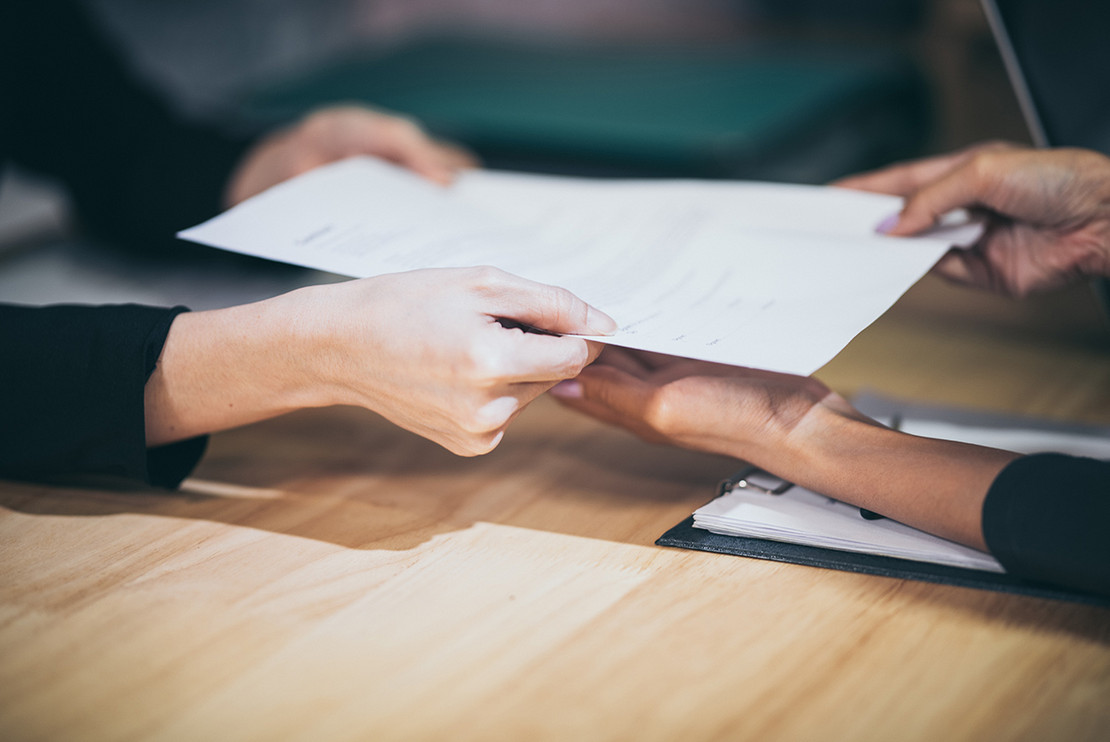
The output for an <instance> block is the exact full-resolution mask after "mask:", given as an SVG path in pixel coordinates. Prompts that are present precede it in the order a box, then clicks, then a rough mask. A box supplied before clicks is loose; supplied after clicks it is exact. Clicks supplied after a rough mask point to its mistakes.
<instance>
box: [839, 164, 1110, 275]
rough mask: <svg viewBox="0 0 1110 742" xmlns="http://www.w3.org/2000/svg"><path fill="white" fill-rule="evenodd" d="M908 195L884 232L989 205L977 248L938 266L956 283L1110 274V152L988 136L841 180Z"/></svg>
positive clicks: (907, 230)
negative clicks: (1033, 145) (987, 140)
mask: <svg viewBox="0 0 1110 742" xmlns="http://www.w3.org/2000/svg"><path fill="white" fill-rule="evenodd" d="M834 185H839V186H842V187H845V188H856V189H859V190H865V191H877V192H880V193H891V194H895V195H899V196H905V197H906V201H905V206H904V207H903V209H902V212H901V214H900V215H898V216H897V218H896V219H892V220H891V223H884V224H883V225H881V226H880V231H883V232H885V233H887V234H891V235H909V234H913V233H915V232H919V231H921V230H923V229H927V228H929V227H931V226H933V225H934V224H935V223H936V221H937V219H939V218H940V216H941V215H943V214H945V213H946V212H948V211H951V210H953V209H957V208H970V209H975V210H981V211H984V212H985V213H986V215H987V228H986V232H985V234H984V235H983V237H982V239H981V240H980V241H979V242H978V243H977V244H976V245H974V246H973V247H972V248H970V249H966V250H962V249H954V250H952V251H951V252H949V253H948V254H947V255H946V256H945V257H944V258H943V259H942V260H941V261H940V262H939V263H938V264H937V267H936V270H937V272H938V273H940V274H941V275H943V276H945V277H946V278H948V279H951V280H953V281H955V282H957V283H962V284H966V285H970V286H977V287H980V288H988V289H993V290H995V291H999V292H1002V293H1005V294H1009V295H1012V296H1025V295H1027V294H1029V293H1032V292H1036V291H1042V290H1045V289H1051V288H1056V287H1060V286H1063V285H1065V284H1068V283H1070V282H1072V281H1074V280H1077V279H1079V278H1081V277H1084V276H1110V159H1108V158H1107V157H1105V156H1104V155H1101V154H1098V153H1097V152H1091V151H1087V150H1079V149H1056V150H1033V149H1027V148H1022V147H1016V146H1012V145H1005V144H998V143H992V144H985V145H979V146H977V147H973V148H970V149H968V150H964V151H962V152H956V153H954V154H950V155H945V156H942V157H934V158H930V159H926V160H920V161H917V162H911V163H908V164H903V165H895V166H893V167H890V168H886V169H884V170H879V171H876V172H873V173H868V174H864V175H858V176H854V177H851V178H846V179H844V180H841V181H838V182H837V183H834Z"/></svg>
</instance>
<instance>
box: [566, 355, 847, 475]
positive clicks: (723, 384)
mask: <svg viewBox="0 0 1110 742" xmlns="http://www.w3.org/2000/svg"><path fill="white" fill-rule="evenodd" d="M551 393H552V395H553V396H555V397H557V398H558V399H559V400H560V401H562V402H564V403H565V404H567V405H568V406H570V407H573V408H575V409H577V410H580V411H582V412H585V413H587V414H589V415H592V416H593V417H596V418H598V419H600V420H602V421H604V422H608V423H610V424H613V425H617V426H620V427H623V428H626V429H628V430H630V431H632V432H633V433H636V434H637V435H639V436H640V437H641V438H644V439H645V440H648V441H652V442H656V443H669V444H673V445H678V446H682V447H684V448H690V449H694V450H697V451H705V452H708V453H718V454H726V455H730V456H734V457H736V458H741V459H745V460H747V461H751V462H753V463H757V464H759V465H761V466H767V463H768V462H769V460H770V457H769V456H768V455H767V454H766V452H767V451H768V450H773V449H775V448H779V447H781V446H782V444H783V442H784V440H785V439H786V438H787V437H789V436H791V435H793V434H794V433H795V431H797V430H799V426H801V425H802V424H803V421H804V420H805V419H806V418H807V416H809V415H810V413H811V411H812V410H813V409H814V408H815V407H817V406H822V407H824V408H826V409H830V410H833V411H835V412H836V413H837V414H839V415H843V416H845V417H850V418H853V419H859V420H867V418H865V417H864V416H863V415H861V414H860V413H858V412H856V410H855V409H854V408H852V407H851V406H850V405H849V404H848V403H847V402H846V401H845V400H844V399H843V398H842V397H840V396H839V395H837V394H835V393H833V392H831V391H829V389H828V387H826V386H825V385H824V384H822V383H821V382H819V381H817V380H816V379H812V378H806V377H802V376H791V375H789V374H780V373H775V372H772V371H761V370H758V369H751V368H740V367H736V366H725V365H721V364H716V363H707V362H704V361H694V360H690V359H686V358H676V357H673V356H665V355H659V354H654V353H646V352H643V351H633V350H627V349H624V348H618V347H613V346H610V347H607V348H606V349H605V352H604V353H602V355H601V357H600V359H599V360H598V361H597V363H595V364H593V365H592V366H590V367H589V368H586V369H585V370H583V372H582V373H581V374H580V375H579V376H578V378H577V379H574V380H572V381H566V382H563V383H561V384H559V385H558V386H556V387H555V388H554V389H552V391H551Z"/></svg>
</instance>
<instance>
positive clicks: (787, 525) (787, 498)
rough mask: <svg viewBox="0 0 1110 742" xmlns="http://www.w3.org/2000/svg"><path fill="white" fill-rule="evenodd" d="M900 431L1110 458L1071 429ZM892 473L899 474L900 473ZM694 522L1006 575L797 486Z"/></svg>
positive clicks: (964, 552)
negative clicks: (867, 517) (866, 517)
mask: <svg viewBox="0 0 1110 742" xmlns="http://www.w3.org/2000/svg"><path fill="white" fill-rule="evenodd" d="M900 428H901V430H903V431H905V432H907V433H912V434H914V435H921V436H927V437H931V438H944V439H947V440H956V441H963V442H965V443H975V444H977V445H982V446H993V447H997V448H1003V449H1005V450H1010V451H1016V452H1018V453H1036V452H1038V451H1056V452H1059V453H1069V454H1072V455H1076V456H1092V457H1095V458H1102V459H1110V438H1107V437H1105V436H1104V435H1095V434H1084V433H1081V432H1077V431H1075V430H1070V429H1062V430H1052V429H1049V428H1047V427H1045V426H1041V427H1037V428H1033V427H1029V428H1021V427H1013V426H1000V425H995V424H992V425H984V426H976V425H969V424H960V423H955V422H947V421H943V420H937V419H915V418H914V417H906V418H905V419H903V420H902V421H901V425H900ZM1099 432H1102V431H1099ZM891 475H892V476H897V472H892V474H891ZM694 525H695V526H696V527H698V528H704V529H706V530H709V531H712V532H713V533H719V534H723V535H726V536H744V537H748V538H763V539H769V540H772V541H784V542H787V543H794V544H804V545H807V546H818V547H822V548H828V549H839V550H841V551H852V552H857V553H865V554H879V555H882V556H890V557H899V558H901V559H912V560H915V561H922V562H931V563H934V564H944V565H948V566H952V567H966V568H970V569H979V570H985V571H989V572H1003V571H1004V570H1003V569H1002V566H1001V565H1000V564H999V563H998V561H997V560H995V558H994V557H992V556H990V555H989V554H984V553H982V552H980V551H976V550H975V549H970V548H968V547H966V546H961V545H960V544H956V543H953V542H951V541H946V540H945V539H942V538H939V537H937V536H933V535H930V534H928V533H925V532H923V531H919V530H917V529H915V528H910V527H909V526H906V525H903V524H901V523H897V522H895V521H892V520H887V519H880V520H866V519H865V518H864V517H863V516H862V515H861V514H860V510H859V508H857V507H854V506H852V505H848V504H846V503H843V502H839V501H837V500H834V499H832V498H829V497H825V496H824V495H820V494H817V493H814V492H811V491H810V490H807V489H804V488H802V487H797V486H794V487H791V488H790V489H788V490H786V491H785V492H784V493H782V494H781V495H768V494H764V493H761V492H758V491H753V490H745V489H736V490H734V491H733V492H731V493H729V494H726V495H723V496H721V497H718V498H717V499H715V500H713V501H712V502H710V503H709V504H708V505H705V506H704V507H702V508H699V509H698V510H697V512H695V513H694Z"/></svg>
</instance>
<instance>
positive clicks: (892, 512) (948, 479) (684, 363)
mask: <svg viewBox="0 0 1110 742" xmlns="http://www.w3.org/2000/svg"><path fill="white" fill-rule="evenodd" d="M552 394H553V395H554V396H556V397H557V398H558V399H559V400H560V401H562V402H564V403H565V404H567V405H569V406H571V407H574V408H576V409H579V410H581V411H583V412H586V413H587V414H590V415H593V416H594V417H597V418H600V419H601V420H604V421H607V422H610V423H614V424H616V425H620V426H622V427H625V428H627V429H629V430H631V431H633V432H635V433H638V434H639V435H640V436H641V437H644V438H646V439H648V440H652V441H658V442H665V443H674V444H677V445H680V446H684V447H686V448H692V449H695V450H699V451H707V452H709V453H719V454H726V455H730V456H734V457H736V458H740V459H744V460H745V461H748V462H749V463H752V464H755V465H756V466H758V467H760V468H762V469H764V470H766V471H769V472H771V473H773V474H776V475H778V476H780V477H783V478H785V479H787V480H789V481H791V482H794V483H795V484H798V485H800V486H802V487H806V488H808V489H810V490H813V491H815V492H821V493H823V494H826V495H828V496H830V497H836V498H838V499H840V500H843V501H844V502H848V503H850V504H852V505H856V506H858V507H861V508H866V509H868V510H871V511H874V512H876V513H881V514H883V515H886V516H887V517H890V518H893V519H895V520H898V521H900V522H902V523H906V524H908V525H911V526H914V527H915V528H920V529H922V530H925V531H928V532H930V533H935V534H937V535H939V536H943V537H944V538H948V539H951V540H953V541H958V542H960V543H962V544H967V545H968V546H972V547H974V548H977V549H982V550H985V549H986V543H985V541H984V539H983V532H982V518H981V513H982V510H983V500H984V498H985V497H986V493H987V490H988V489H989V487H990V484H991V482H992V481H994V478H995V477H996V476H997V475H998V473H999V472H1000V471H1001V470H1002V468H1003V467H1005V466H1006V465H1007V464H1008V463H1009V462H1010V461H1012V460H1013V459H1014V458H1015V457H1016V454H1013V453H1009V452H1006V451H999V450H996V449H991V448H984V447H981V446H971V445H967V444H963V443H954V442H951V441H939V440H932V439H929V438H917V437H915V436H912V435H906V434H904V433H899V432H897V431H894V430H890V429H889V428H886V427H884V426H882V425H880V424H879V423H877V422H875V421H874V420H871V419H870V418H868V417H866V416H865V415H863V414H861V413H860V412H859V411H857V410H856V409H855V408H854V407H852V406H851V405H849V404H848V403H847V402H846V401H845V400H844V399H843V398H842V397H841V396H840V395H838V394H836V393H834V392H831V391H829V389H828V387H826V386H825V385H824V384H822V383H821V382H819V381H817V380H815V379H808V378H804V377H800V376H790V375H787V374H779V373H773V372H770V371H758V370H755V369H747V368H736V367H731V366H721V365H717V364H712V363H704V362H701V361H691V360H686V359H680V358H671V357H668V356H658V355H653V354H647V353H642V352H637V351H628V350H624V349H620V348H613V347H609V348H606V349H605V352H604V353H603V354H602V356H601V358H600V359H599V360H598V362H597V363H595V364H594V365H592V366H590V367H589V368H586V369H585V370H583V371H582V373H581V374H580V375H579V376H578V378H577V379H575V380H573V381H566V382H562V383H561V384H559V385H558V386H556V387H554V388H553V389H552ZM891 471H897V472H898V476H896V477H892V476H891V475H890V473H891Z"/></svg>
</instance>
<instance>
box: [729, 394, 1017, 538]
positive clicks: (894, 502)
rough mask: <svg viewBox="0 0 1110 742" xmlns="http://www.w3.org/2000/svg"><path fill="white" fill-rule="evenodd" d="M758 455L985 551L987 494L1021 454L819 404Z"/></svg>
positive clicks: (792, 474)
mask: <svg viewBox="0 0 1110 742" xmlns="http://www.w3.org/2000/svg"><path fill="white" fill-rule="evenodd" d="M751 458H758V459H761V460H759V461H754V462H753V463H757V464H758V465H760V466H762V467H764V468H766V469H768V470H769V471H772V472H775V473H776V474H780V475H782V476H785V477H787V478H790V479H791V480H792V481H794V482H796V483H797V484H799V485H801V486H804V487H806V488H807V489H812V490H814V491H816V492H821V493H823V494H827V495H829V496H830V497H836V498H837V499H840V500H843V501H844V502H848V503H850V504H852V505H857V506H859V507H862V508H866V509H868V510H872V511H875V512H877V513H880V514H882V515H885V516H887V517H889V518H891V519H893V520H897V521H899V522H902V523H905V524H907V525H910V526H913V527H915V528H919V529H921V530H923V531H928V532H929V533H934V534H936V535H938V536H942V537H944V538H947V539H950V540H952V541H956V542H959V543H962V544H966V545H968V546H972V547H974V548H976V549H980V550H983V551H986V550H987V546H986V542H985V541H984V539H983V524H982V512H983V500H984V499H985V497H986V494H987V491H988V490H989V489H990V485H991V483H992V482H993V481H994V479H995V478H996V477H997V476H998V473H999V472H1000V471H1001V470H1002V469H1003V468H1004V467H1005V466H1006V464H1008V463H1009V462H1010V461H1012V460H1013V459H1015V458H1017V454H1014V453H1010V452H1008V451H1000V450H997V449H992V448H985V447H982V446H973V445H968V444H964V443H956V442H952V441H941V440H934V439H930V438H919V437H917V436H911V435H907V434H905V433H900V432H898V431H895V430H891V429H889V428H886V427H883V426H880V425H875V424H873V423H870V422H866V421H863V420H860V419H853V418H850V417H846V416H844V415H842V414H840V413H838V412H833V411H830V410H829V409H827V408H826V407H824V406H822V405H817V406H815V407H814V408H813V410H812V411H811V413H810V414H808V415H806V416H805V417H804V418H803V419H802V420H800V421H799V422H798V424H797V425H796V426H795V427H794V428H793V429H792V430H791V431H790V433H789V434H788V435H787V436H786V438H785V440H784V441H781V442H780V443H779V444H778V445H774V446H765V447H761V448H760V449H759V450H758V451H757V453H756V455H755V456H752V457H751Z"/></svg>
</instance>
